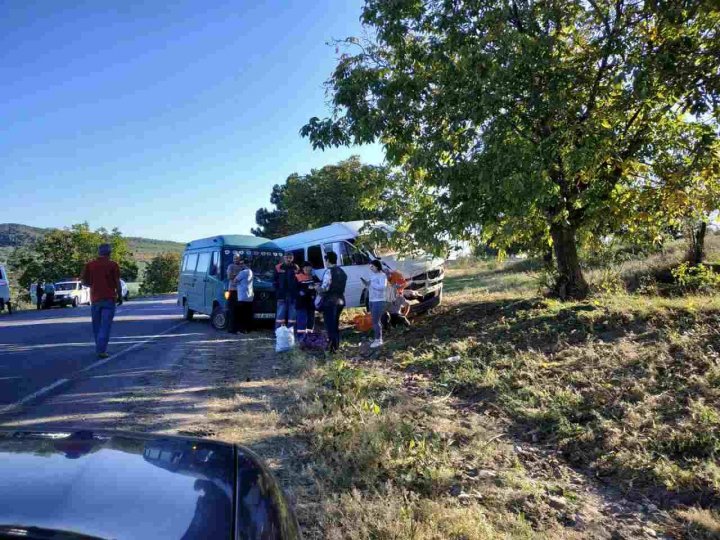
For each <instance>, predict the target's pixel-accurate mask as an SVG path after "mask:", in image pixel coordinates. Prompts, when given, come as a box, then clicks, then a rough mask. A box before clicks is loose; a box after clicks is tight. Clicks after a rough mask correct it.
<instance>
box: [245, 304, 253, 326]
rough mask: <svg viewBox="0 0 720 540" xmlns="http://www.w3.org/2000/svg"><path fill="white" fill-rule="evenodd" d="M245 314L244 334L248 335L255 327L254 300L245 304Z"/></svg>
mask: <svg viewBox="0 0 720 540" xmlns="http://www.w3.org/2000/svg"><path fill="white" fill-rule="evenodd" d="M243 307H244V312H243V320H244V323H243V332H245V333H246V334H247V333H248V332H250V330H252V326H253V303H252V300H250V301H249V302H243Z"/></svg>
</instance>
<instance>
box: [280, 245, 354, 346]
mask: <svg viewBox="0 0 720 540" xmlns="http://www.w3.org/2000/svg"><path fill="white" fill-rule="evenodd" d="M294 260H295V257H294V255H293V254H292V252H287V253H285V255H284V256H283V262H281V263H280V264H278V265H277V266H276V267H275V283H274V284H275V294H276V296H277V309H276V311H275V313H276V315H275V327H276V328H279V327H280V326H283V325H286V326H288V327H294V328H295V332H296V333H297V335H298V337H299V338H300V339H302V338H303V337H304V336H305V335H306V334H308V333H311V332H312V331H313V330H314V329H315V312H316V311H321V312H322V314H323V320H324V321H325V328H326V330H327V333H328V340H329V350H330V352H335V351H337V350H338V348H339V347H340V315H341V314H342V311H343V309H344V308H345V286H346V284H347V274H345V271H344V270H343V269H342V268H340V267H339V266H338V265H337V261H338V257H337V253H334V252H332V251H330V252H328V253H326V254H325V263H326V265H327V268H326V270H325V273H324V274H323V277H322V279H318V278H317V277H315V275H314V274H313V267H312V265H311V264H310V263H309V262H305V263H303V265H302V268H300V267H299V266H298V265H297V264H295V262H294Z"/></svg>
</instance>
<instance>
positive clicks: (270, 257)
mask: <svg viewBox="0 0 720 540" xmlns="http://www.w3.org/2000/svg"><path fill="white" fill-rule="evenodd" d="M235 255H240V256H241V257H243V258H244V259H245V260H247V261H248V263H249V264H248V265H249V266H250V268H251V269H252V271H253V274H255V279H260V280H263V281H272V280H273V273H274V271H275V265H277V264H279V263H280V262H281V259H282V252H281V251H272V250H262V249H243V248H226V249H224V250H223V265H222V268H223V278H224V279H227V276H226V275H225V273H226V270H227V267H228V266H229V265H230V264H231V263H232V262H233V257H234V256H235Z"/></svg>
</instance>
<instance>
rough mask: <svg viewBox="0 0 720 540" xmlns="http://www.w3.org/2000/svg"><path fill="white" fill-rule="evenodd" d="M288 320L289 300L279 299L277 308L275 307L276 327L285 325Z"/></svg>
mask: <svg viewBox="0 0 720 540" xmlns="http://www.w3.org/2000/svg"><path fill="white" fill-rule="evenodd" d="M286 321H287V302H286V301H285V300H283V299H279V300H278V301H277V308H276V309H275V329H278V328H280V327H281V326H283V325H285V322H286Z"/></svg>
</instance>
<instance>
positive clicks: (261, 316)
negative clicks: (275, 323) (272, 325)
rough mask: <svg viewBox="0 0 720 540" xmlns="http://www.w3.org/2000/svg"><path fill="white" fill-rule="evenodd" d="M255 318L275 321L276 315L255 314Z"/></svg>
mask: <svg viewBox="0 0 720 540" xmlns="http://www.w3.org/2000/svg"><path fill="white" fill-rule="evenodd" d="M254 317H255V318H256V319H274V318H275V314H274V313H255V315H254Z"/></svg>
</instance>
